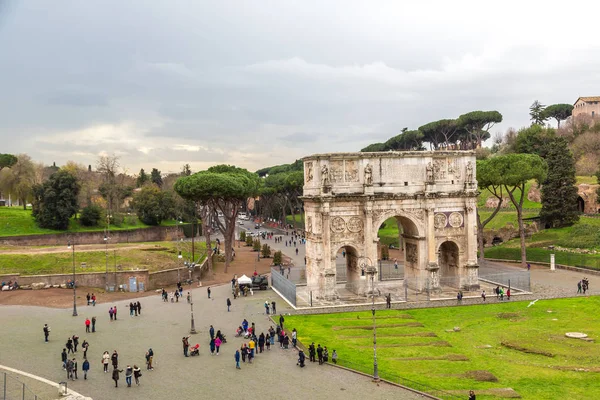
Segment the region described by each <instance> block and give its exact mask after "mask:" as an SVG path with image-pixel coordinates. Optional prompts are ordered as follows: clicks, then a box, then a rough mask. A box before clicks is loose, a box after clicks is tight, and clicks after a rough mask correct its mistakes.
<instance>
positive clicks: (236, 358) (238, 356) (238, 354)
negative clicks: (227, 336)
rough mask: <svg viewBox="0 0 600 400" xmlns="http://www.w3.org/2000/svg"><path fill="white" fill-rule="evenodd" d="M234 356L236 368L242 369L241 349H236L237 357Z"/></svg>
mask: <svg viewBox="0 0 600 400" xmlns="http://www.w3.org/2000/svg"><path fill="white" fill-rule="evenodd" d="M234 358H235V368H236V369H241V367H240V351H239V350H236V351H235V357H234Z"/></svg>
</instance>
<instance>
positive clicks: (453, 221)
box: [448, 212, 463, 228]
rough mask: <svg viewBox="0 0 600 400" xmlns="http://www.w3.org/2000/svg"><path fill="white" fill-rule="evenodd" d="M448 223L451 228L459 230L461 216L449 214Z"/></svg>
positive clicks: (454, 213)
mask: <svg viewBox="0 0 600 400" xmlns="http://www.w3.org/2000/svg"><path fill="white" fill-rule="evenodd" d="M448 222H450V226H451V227H453V228H460V227H461V226H462V224H463V216H462V214H461V213H459V212H453V213H452V214H450V217H449V218H448Z"/></svg>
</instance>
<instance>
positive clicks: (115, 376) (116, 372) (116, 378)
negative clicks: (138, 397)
mask: <svg viewBox="0 0 600 400" xmlns="http://www.w3.org/2000/svg"><path fill="white" fill-rule="evenodd" d="M121 372H123V370H122V369H119V368H115V369H113V372H112V378H113V381H115V387H119V373H121Z"/></svg>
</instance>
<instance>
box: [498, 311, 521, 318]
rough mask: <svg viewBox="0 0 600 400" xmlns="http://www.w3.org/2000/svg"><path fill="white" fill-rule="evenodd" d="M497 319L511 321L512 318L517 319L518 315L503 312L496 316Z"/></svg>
mask: <svg viewBox="0 0 600 400" xmlns="http://www.w3.org/2000/svg"><path fill="white" fill-rule="evenodd" d="M497 317H498V318H502V319H513V318H519V317H520V314H519V313H514V312H504V313H500V314H498V315H497Z"/></svg>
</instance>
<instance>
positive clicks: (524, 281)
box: [479, 271, 531, 292]
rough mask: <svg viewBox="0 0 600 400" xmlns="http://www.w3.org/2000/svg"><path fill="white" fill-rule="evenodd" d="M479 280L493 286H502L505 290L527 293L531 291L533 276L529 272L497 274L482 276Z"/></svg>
mask: <svg viewBox="0 0 600 400" xmlns="http://www.w3.org/2000/svg"><path fill="white" fill-rule="evenodd" d="M479 279H480V280H482V281H486V282H489V283H491V284H494V285H497V286H502V287H504V288H505V289H506V288H509V287H510V288H511V289H517V290H522V291H525V292H530V291H531V275H530V274H529V271H515V272H501V273H497V274H485V275H480V276H479Z"/></svg>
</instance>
